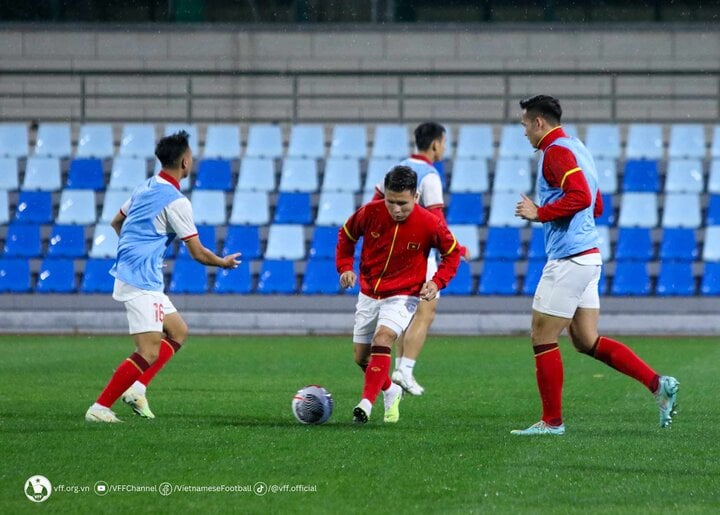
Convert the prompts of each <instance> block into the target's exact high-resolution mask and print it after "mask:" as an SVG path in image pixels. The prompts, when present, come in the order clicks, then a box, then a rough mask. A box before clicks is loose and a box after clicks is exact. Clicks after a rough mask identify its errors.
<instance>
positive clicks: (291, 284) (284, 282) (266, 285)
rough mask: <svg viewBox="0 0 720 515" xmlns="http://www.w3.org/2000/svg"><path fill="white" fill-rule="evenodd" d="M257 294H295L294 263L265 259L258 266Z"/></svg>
mask: <svg viewBox="0 0 720 515" xmlns="http://www.w3.org/2000/svg"><path fill="white" fill-rule="evenodd" d="M257 293H262V294H277V293H280V294H283V293H284V294H292V293H296V287H295V265H294V263H293V262H292V261H285V260H275V259H265V260H264V261H263V262H262V265H260V276H259V277H258V286H257Z"/></svg>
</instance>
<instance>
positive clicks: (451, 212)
mask: <svg viewBox="0 0 720 515" xmlns="http://www.w3.org/2000/svg"><path fill="white" fill-rule="evenodd" d="M447 223H449V224H477V225H483V224H485V209H484V208H483V201H482V193H453V195H452V198H451V199H450V205H449V206H448V210H447Z"/></svg>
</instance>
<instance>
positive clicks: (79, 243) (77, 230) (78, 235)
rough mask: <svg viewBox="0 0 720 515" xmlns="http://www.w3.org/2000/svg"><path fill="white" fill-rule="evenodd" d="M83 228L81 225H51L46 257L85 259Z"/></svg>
mask: <svg viewBox="0 0 720 515" xmlns="http://www.w3.org/2000/svg"><path fill="white" fill-rule="evenodd" d="M86 254H87V251H86V249H85V228H84V227H83V226H81V225H57V224H56V225H53V228H52V230H51V232H50V239H49V240H48V247H47V256H48V257H53V258H58V257H60V258H80V257H85V255H86Z"/></svg>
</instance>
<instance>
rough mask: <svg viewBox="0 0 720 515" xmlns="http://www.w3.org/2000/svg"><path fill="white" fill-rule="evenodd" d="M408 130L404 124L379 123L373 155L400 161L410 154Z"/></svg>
mask: <svg viewBox="0 0 720 515" xmlns="http://www.w3.org/2000/svg"><path fill="white" fill-rule="evenodd" d="M408 141H409V140H408V131H407V128H406V127H405V126H404V125H392V124H382V123H381V124H378V125H376V126H375V134H374V138H373V147H372V153H371V156H372V157H379V158H385V159H391V160H393V161H396V162H397V161H400V160H402V159H405V158H406V157H408V156H409V155H410V146H409V145H408Z"/></svg>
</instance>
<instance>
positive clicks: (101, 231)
mask: <svg viewBox="0 0 720 515" xmlns="http://www.w3.org/2000/svg"><path fill="white" fill-rule="evenodd" d="M117 246H118V236H117V233H116V232H115V229H113V228H112V227H110V225H108V224H104V223H98V224H96V225H95V232H94V234H93V240H92V246H91V247H90V252H89V254H88V255H89V256H90V257H91V258H115V257H117Z"/></svg>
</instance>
